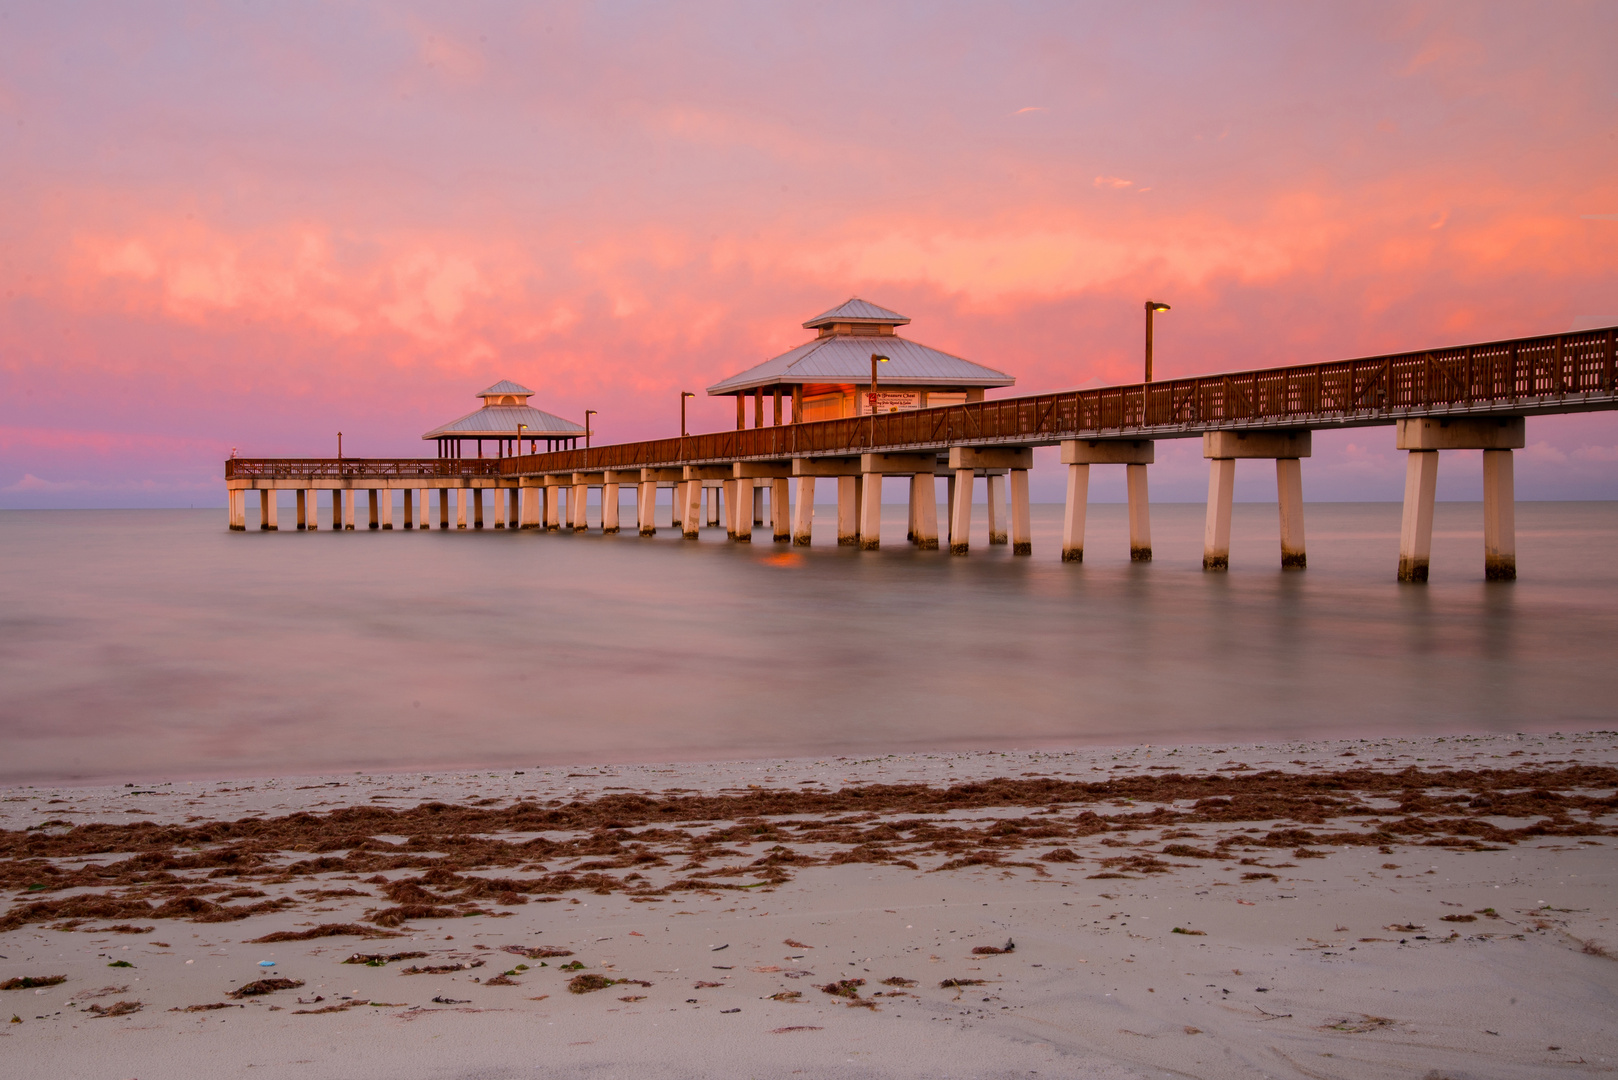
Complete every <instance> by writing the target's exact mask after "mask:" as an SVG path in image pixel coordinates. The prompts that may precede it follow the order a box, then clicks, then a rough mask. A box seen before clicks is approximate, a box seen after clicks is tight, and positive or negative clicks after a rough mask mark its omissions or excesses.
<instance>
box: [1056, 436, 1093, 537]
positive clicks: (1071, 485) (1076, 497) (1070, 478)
mask: <svg viewBox="0 0 1618 1080" xmlns="http://www.w3.org/2000/svg"><path fill="white" fill-rule="evenodd" d="M1063 445H1064V446H1065V445H1066V444H1065V443H1064V444H1063ZM1063 460H1066V459H1065V458H1064V459H1063ZM1089 505H1090V466H1089V465H1086V464H1083V463H1082V462H1072V463H1069V464H1068V467H1067V500H1066V502H1064V503H1063V505H1062V561H1063V562H1083V561H1084V516H1085V511H1086V510H1088V509H1089Z"/></svg>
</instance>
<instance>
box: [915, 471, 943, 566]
mask: <svg viewBox="0 0 1618 1080" xmlns="http://www.w3.org/2000/svg"><path fill="white" fill-rule="evenodd" d="M910 499H911V502H912V503H913V504H914V505H913V508H912V510H911V515H910V516H911V517H912V518H913V519H914V521H915V544H916V547H918V548H920V549H921V550H922V551H937V550H938V482H937V480H936V478H935V477H934V476H933V474H932V473H930V472H922V473H917V474H916V475H915V476H913V477H911V488H910Z"/></svg>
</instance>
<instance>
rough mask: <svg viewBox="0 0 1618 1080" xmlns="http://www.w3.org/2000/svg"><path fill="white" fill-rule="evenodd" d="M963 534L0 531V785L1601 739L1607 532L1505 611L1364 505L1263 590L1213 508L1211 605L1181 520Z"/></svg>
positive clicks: (164, 515)
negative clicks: (1305, 562) (1473, 736)
mask: <svg viewBox="0 0 1618 1080" xmlns="http://www.w3.org/2000/svg"><path fill="white" fill-rule="evenodd" d="M981 510H982V508H981V507H980V508H979V511H978V514H977V519H976V522H975V526H976V529H977V530H978V534H979V535H975V536H974V537H973V553H972V555H971V556H970V557H968V558H964V559H963V558H952V557H951V556H949V555H948V554H942V553H938V552H916V551H913V550H912V549H911V548H910V547H909V546H908V545H907V544H906V543H905V542H904V530H905V522H904V514H905V511H904V508H903V507H902V506H889V507H887V508H886V517H885V522H884V541H885V543H886V544H887V548H886V549H885V550H883V551H882V552H880V553H877V554H869V553H866V554H862V553H859V552H856V551H853V550H851V549H847V548H842V549H840V548H838V547H836V546H835V543H834V540H835V537H834V536H832V535H830V532H829V529H830V526H831V525H833V524H834V521H835V517H834V515H833V514H831V513H828V511H827V509H826V508H821V509H820V510H818V511H817V534H816V546H815V547H813V548H810V549H807V550H806V549H803V548H790V547H787V546H785V545H775V544H772V543H769V542H768V539H767V537H766V538H765V542H763V543H758V542H755V543H754V544H752V545H751V546H742V545H734V544H729V543H727V542H726V541H725V539H724V534H723V532H722V531H720V530H713V529H705V530H704V533H703V538H702V540H701V541H700V542H687V541H683V540H681V539H678V538H677V537H676V536H675V535H674V534H673V533H672V532H670V531H669V530H666V529H665V530H663V531H662V532H661V533H660V535H659V536H658V537H657V538H656V539H653V540H642V539H640V538H638V537H636V536H634V535H633V534H631V533H624V534H620V535H618V536H613V537H604V536H601V535H600V534H599V533H592V534H588V535H571V534H538V533H504V532H493V531H484V532H479V533H472V532H464V533H460V532H453V531H452V532H447V533H446V532H439V531H436V530H434V531H430V532H427V533H419V532H404V531H395V532H389V533H371V532H364V531H361V532H354V533H332V532H329V531H325V530H322V531H320V532H316V533H298V532H281V533H279V534H275V533H260V532H258V531H256V530H255V531H250V532H248V533H245V534H242V533H230V532H228V531H227V530H226V528H225V524H226V521H225V512H224V511H223V510H205V511H204V510H195V511H191V510H159V511H0V566H3V567H4V573H3V574H0V687H3V691H4V692H3V694H0V746H3V747H4V752H3V753H0V782H10V783H15V782H19V781H20V782H37V781H44V780H53V781H54V780H61V779H67V780H71V779H84V780H91V779H97V780H100V779H109V780H127V781H142V782H144V781H151V780H160V779H166V778H176V777H199V776H223V775H259V774H265V773H286V772H298V773H307V772H317V771H327V770H339V769H368V770H369V769H378V770H380V769H402V768H429V767H432V768H450V767H462V766H484V765H487V766H491V767H493V766H507V767H510V766H515V767H523V766H532V765H537V764H545V763H557V762H584V761H625V760H664V761H667V760H677V759H708V758H722V757H764V756H778V755H799V754H809V755H828V754H850V755H872V754H878V753H888V752H896V751H911V750H925V749H954V748H967V747H991V748H992V747H1023V748H1027V747H1033V746H1065V745H1075V744H1084V743H1091V744H1096V743H1103V744H1104V743H1119V742H1151V743H1170V742H1177V741H1190V740H1224V739H1242V738H1275V737H1300V738H1301V737H1339V736H1369V735H1372V734H1377V735H1381V734H1389V733H1393V734H1400V733H1413V734H1414V733H1420V734H1432V733H1444V732H1466V731H1529V730H1572V729H1588V728H1592V727H1604V726H1612V720H1613V714H1614V703H1615V702H1618V664H1615V663H1614V662H1613V651H1614V647H1615V646H1618V560H1615V559H1614V558H1613V554H1614V552H1615V551H1618V503H1523V504H1520V505H1519V507H1518V547H1519V556H1518V557H1519V563H1518V565H1519V573H1520V575H1521V578H1520V580H1518V581H1517V582H1516V583H1514V584H1486V583H1484V582H1483V581H1482V531H1481V530H1482V524H1481V507H1480V506H1479V505H1477V504H1467V503H1440V504H1439V506H1438V511H1437V523H1436V526H1435V536H1434V541H1433V571H1432V573H1433V581H1432V583H1431V584H1429V585H1428V586H1426V587H1420V586H1400V585H1397V584H1395V583H1394V581H1393V576H1394V570H1395V565H1396V562H1397V548H1398V526H1399V507H1398V506H1397V505H1395V504H1365V503H1356V504H1311V505H1310V506H1308V508H1307V515H1306V516H1307V519H1308V531H1309V561H1310V562H1309V565H1310V568H1309V570H1307V571H1306V572H1303V573H1286V574H1283V573H1281V572H1280V570H1279V569H1278V568H1277V563H1278V561H1279V560H1278V548H1277V538H1276V522H1275V508H1274V506H1273V505H1272V506H1265V505H1261V504H1238V505H1237V507H1236V516H1235V527H1234V530H1233V539H1232V555H1231V559H1232V563H1233V569H1232V571H1231V572H1230V573H1229V574H1223V575H1208V574H1203V573H1202V571H1201V569H1200V557H1201V530H1202V516H1203V509H1202V507H1201V506H1200V505H1183V504H1182V505H1174V504H1169V505H1161V504H1160V505H1157V506H1154V507H1153V510H1152V513H1153V533H1154V542H1155V548H1156V559H1155V561H1153V562H1152V563H1150V564H1131V563H1130V562H1129V560H1128V554H1127V542H1126V524H1125V520H1124V508H1123V507H1121V506H1112V505H1098V506H1092V507H1091V510H1090V524H1089V533H1088V537H1087V551H1086V561H1085V562H1084V564H1083V565H1082V566H1075V565H1064V564H1062V563H1061V562H1060V560H1059V548H1060V534H1059V517H1058V515H1059V511H1060V508H1059V507H1056V506H1036V507H1035V508H1034V516H1035V521H1034V530H1035V535H1034V545H1035V546H1034V551H1035V554H1034V556H1033V557H1032V558H1013V557H1012V556H1011V555H1010V553H1009V550H1008V549H1007V548H1004V547H995V548H992V549H991V548H989V547H988V546H987V543H986V540H987V537H986V536H985V535H982V533H983V520H982V513H981ZM283 513H285V512H283ZM250 524H256V521H254V520H251V519H250ZM755 535H757V534H755Z"/></svg>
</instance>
